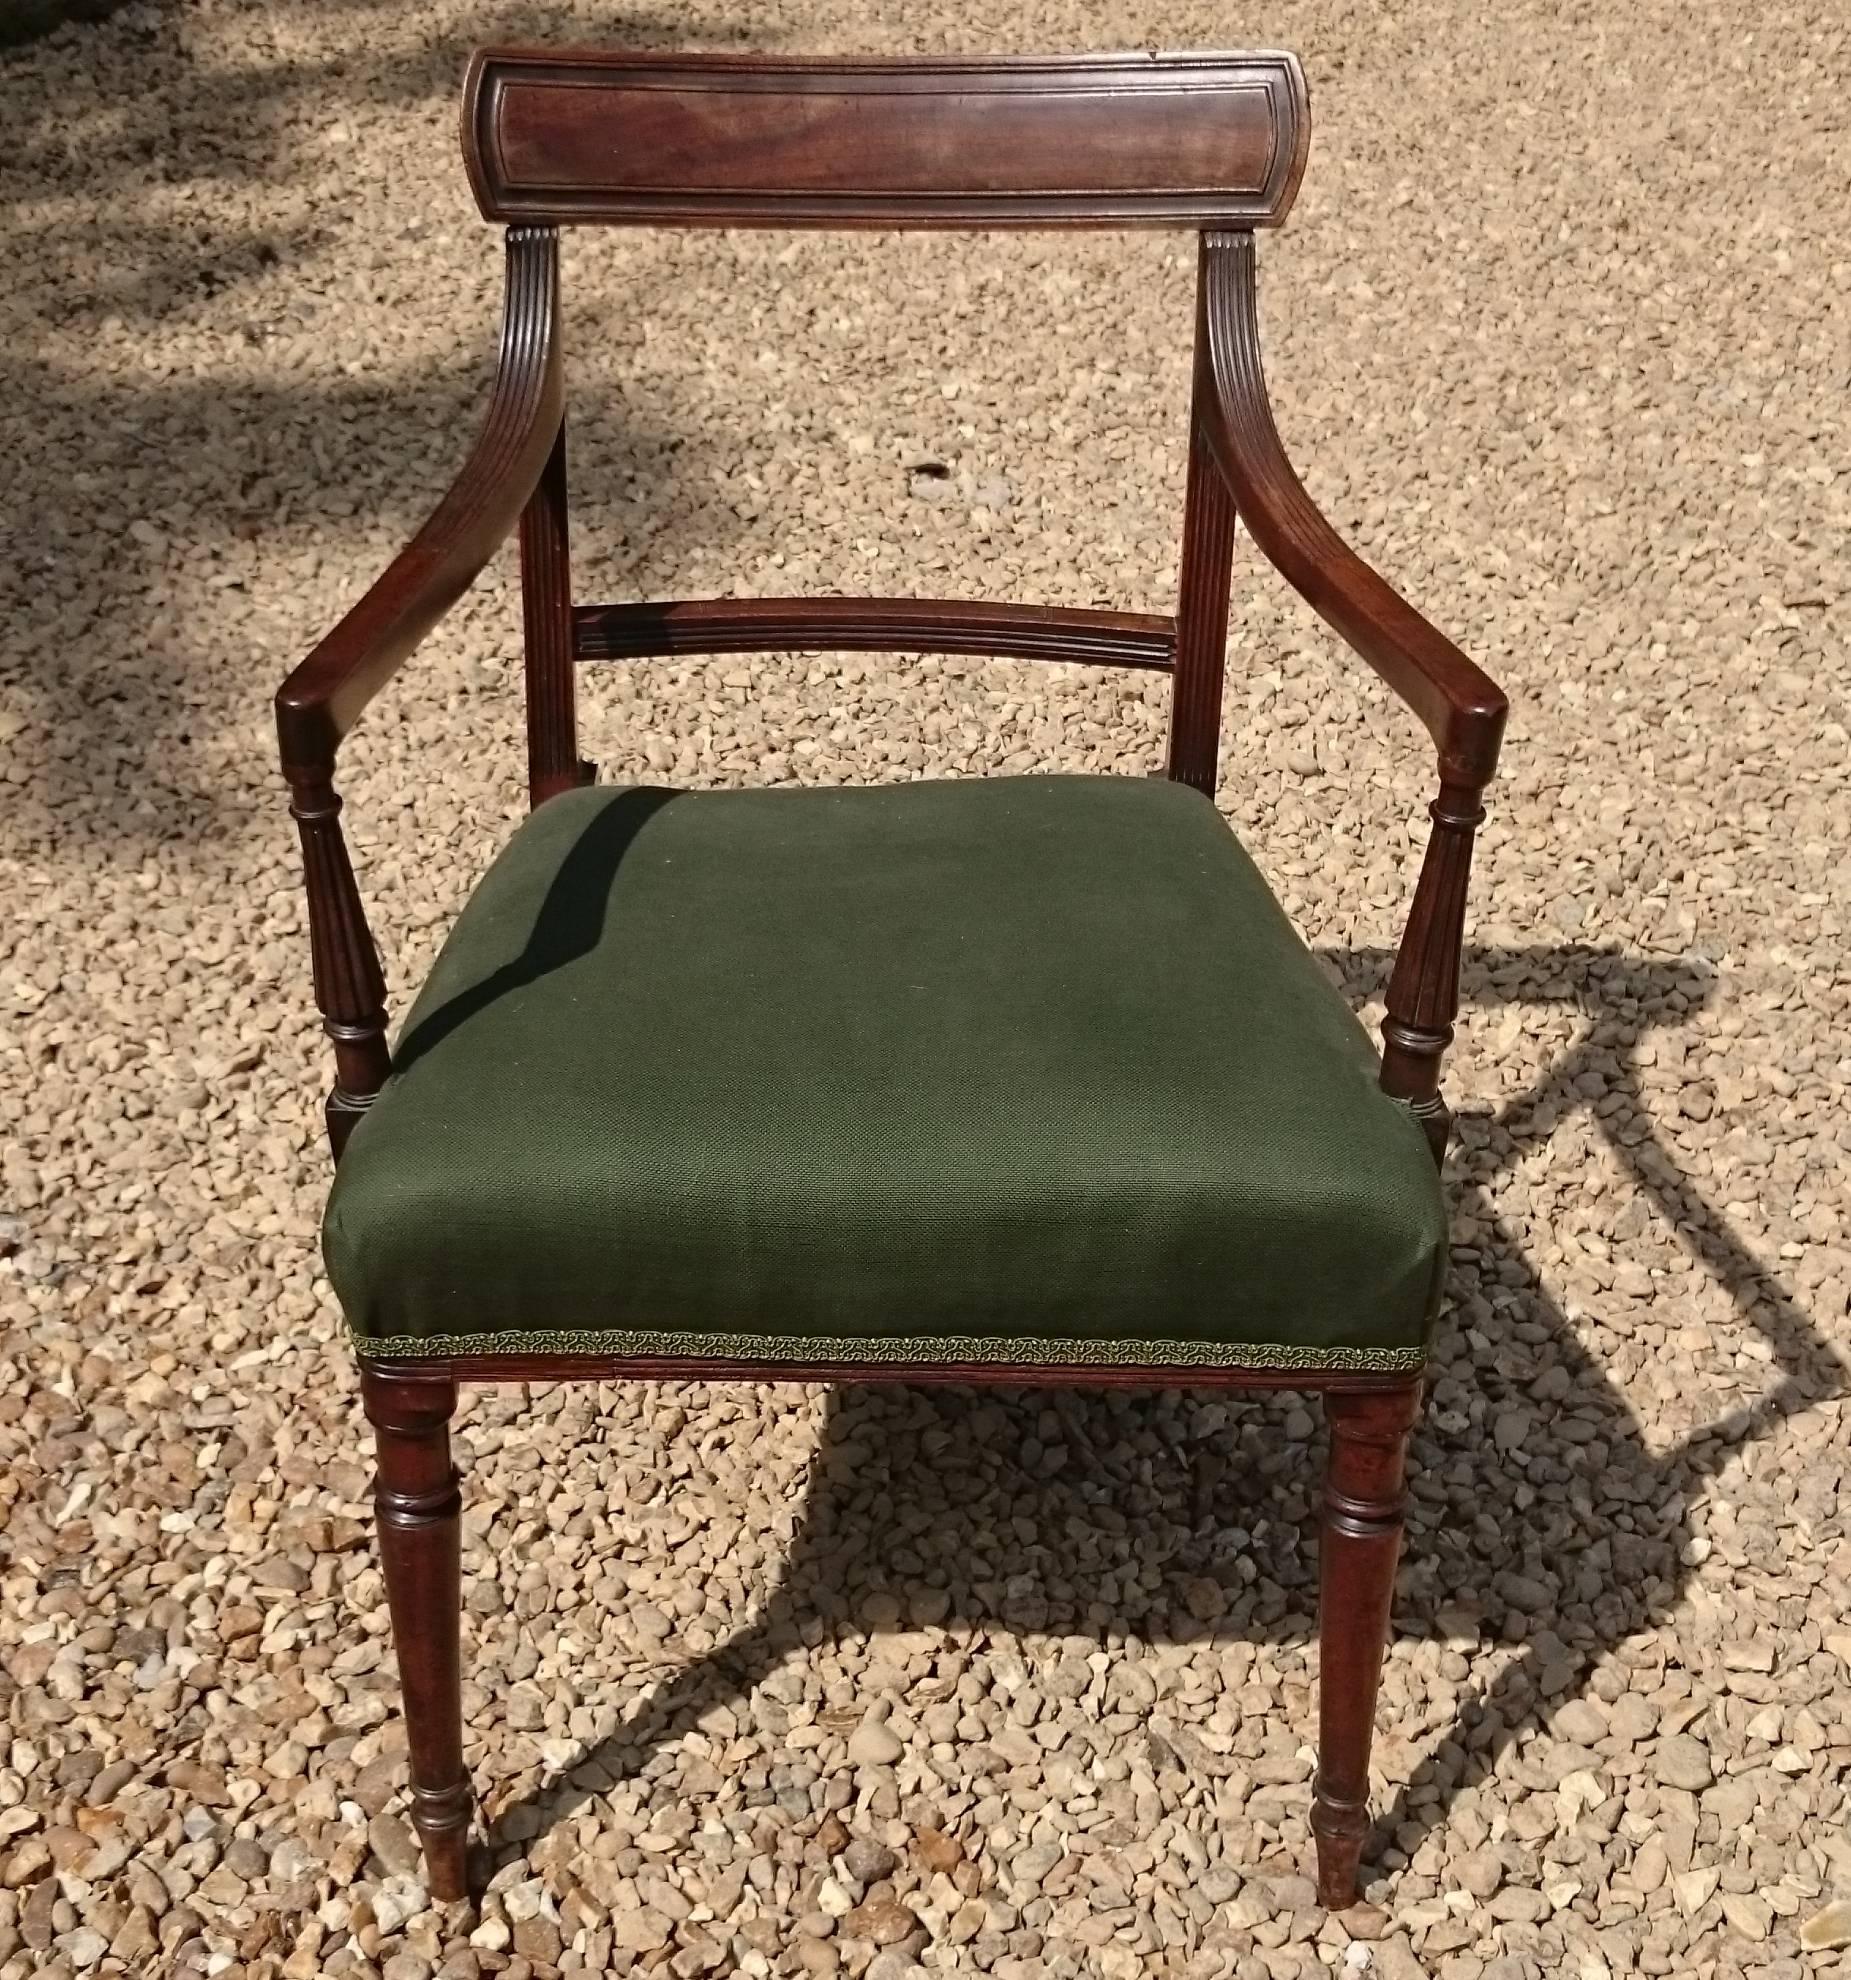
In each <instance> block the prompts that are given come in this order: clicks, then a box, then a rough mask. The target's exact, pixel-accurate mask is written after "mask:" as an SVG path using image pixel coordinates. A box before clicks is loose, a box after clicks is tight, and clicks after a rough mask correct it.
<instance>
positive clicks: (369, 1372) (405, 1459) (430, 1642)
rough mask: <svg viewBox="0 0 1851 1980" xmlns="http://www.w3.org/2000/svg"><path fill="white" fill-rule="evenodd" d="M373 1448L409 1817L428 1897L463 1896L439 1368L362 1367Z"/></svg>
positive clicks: (452, 1568)
mask: <svg viewBox="0 0 1851 1980" xmlns="http://www.w3.org/2000/svg"><path fill="white" fill-rule="evenodd" d="M360 1379H361V1385H362V1390H363V1393H364V1395H365V1399H366V1413H367V1416H368V1418H369V1419H370V1420H371V1422H372V1425H373V1431H374V1438H375V1444H376V1448H377V1451H378V1463H379V1469H378V1475H377V1478H376V1479H375V1482H374V1487H373V1504H374V1507H375V1509H376V1511H377V1513H378V1518H379V1551H380V1555H381V1557H382V1559H383V1560H384V1563H385V1570H386V1600H387V1602H388V1604H389V1605H390V1607H391V1611H392V1640H393V1643H394V1644H395V1645H396V1647H397V1650H398V1669H399V1684H400V1688H401V1689H402V1691H403V1693H404V1698H405V1733H406V1743H407V1745H408V1746H409V1747H410V1749H411V1819H412V1822H413V1824H414V1825H415V1827H416V1828H417V1831H418V1837H419V1840H420V1841H421V1842H422V1843H423V1845H424V1868H425V1875H426V1878H427V1880H428V1882H429V1884H430V1891H431V1895H432V1897H434V1898H460V1897H462V1896H463V1895H464V1883H463V1861H464V1855H465V1851H466V1848H467V1845H468V1841H469V1779H468V1776H467V1775H466V1774H465V1773H464V1771H463V1700H462V1666H461V1640H460V1639H461V1626H462V1608H463V1586H462V1525H461V1517H460V1515H461V1512H462V1503H463V1502H462V1494H461V1492H460V1491H459V1489H458V1486H457V1477H456V1471H455V1468H454V1467H453V1466H452V1464H451V1462H450V1414H451V1411H452V1410H454V1409H455V1407H456V1384H455V1382H454V1381H452V1380H451V1379H450V1377H449V1376H448V1375H443V1376H440V1377H437V1378H434V1379H433V1378H432V1377H429V1376H422V1375H400V1374H384V1373H381V1372H380V1371H378V1370H375V1369H364V1370H362V1372H361V1378H360Z"/></svg>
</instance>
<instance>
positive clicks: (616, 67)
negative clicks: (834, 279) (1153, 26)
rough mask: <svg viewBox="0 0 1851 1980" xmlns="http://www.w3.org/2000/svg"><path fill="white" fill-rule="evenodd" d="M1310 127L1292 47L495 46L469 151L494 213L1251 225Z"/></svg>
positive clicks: (478, 96)
mask: <svg viewBox="0 0 1851 1980" xmlns="http://www.w3.org/2000/svg"><path fill="white" fill-rule="evenodd" d="M1308 134H1309V105H1308V102H1307V99H1306V94H1305V80H1304V75H1303V73H1302V71H1301V70H1300V69H1299V66H1298V62H1297V59H1296V57H1294V56H1290V55H1284V54H1275V53H1271V52H1263V53H1254V54H1194V53H1192V54H1175V55H1169V54H1157V53H1154V52H1152V53H1143V54H1127V55H1087V56H1070V57H1065V58H1062V59H1058V60H1055V59H1043V58H1040V57H1034V56H1015V57H1008V58H990V59H981V60H972V59H959V58H952V59H941V60H905V59H902V60H861V61H841V62H830V61H820V60H813V59H807V58H799V59H795V60H786V59H784V58H783V57H780V56H770V55H627V54H624V55H617V54H609V53H600V52H597V51H593V50H548V49H520V48H495V49H485V50H484V51H482V52H481V53H480V54H478V55H477V56H476V57H475V59H474V61H473V62H472V63H471V64H470V69H469V76H468V81H467V83H466V85H465V97H464V108H463V149H464V155H465V157H466V159H467V161H468V165H469V176H470V182H471V184H472V185H473V186H474V187H475V192H476V198H477V200H478V202H479V203H480V205H481V208H482V211H483V213H484V214H485V215H486V216H487V217H488V218H489V219H491V220H546V221H567V220H579V221H603V222H607V223H609V222H628V223H631V224H638V223H648V224H655V225H661V224H665V223H669V224H674V225H677V226H716V227H753V226H760V227H803V226H811V227H815V226H827V227H1060V226H1074V227H1127V226H1169V227H1175V226H1190V227H1211V226H1212V227H1257V226H1274V225H1277V223H1278V222H1279V221H1281V220H1283V219H1284V218H1285V215H1286V213H1287V211H1288V210H1289V208H1290V206H1291V204H1292V197H1293V194H1294V193H1295V192H1296V191H1297V189H1298V180H1299V175H1300V173H1301V172H1302V171H1303V169H1304V158H1305V146H1306V142H1307V138H1308Z"/></svg>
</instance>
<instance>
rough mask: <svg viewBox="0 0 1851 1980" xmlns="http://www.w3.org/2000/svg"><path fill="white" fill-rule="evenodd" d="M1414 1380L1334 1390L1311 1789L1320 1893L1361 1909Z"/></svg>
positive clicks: (1415, 1406) (1414, 1410) (1416, 1394)
mask: <svg viewBox="0 0 1851 1980" xmlns="http://www.w3.org/2000/svg"><path fill="white" fill-rule="evenodd" d="M1420 1393H1421V1391H1420V1384H1419V1382H1409V1383H1403V1384H1402V1386H1401V1387H1400V1388H1399V1389H1398V1390H1396V1391H1394V1392H1392V1393H1390V1394H1387V1395H1376V1396H1356V1395H1344V1394H1341V1393H1331V1394H1328V1395H1326V1397H1325V1398H1324V1415H1325V1419H1326V1421H1327V1422H1328V1423H1329V1425H1330V1454H1329V1456H1328V1458H1327V1460H1326V1463H1325V1476H1324V1515H1323V1525H1322V1533H1321V1537H1320V1539H1319V1542H1318V1771H1317V1778H1316V1781H1315V1782H1314V1783H1313V1786H1312V1791H1311V1833H1312V1835H1313V1836H1314V1837H1315V1838H1316V1839H1317V1852H1318V1897H1319V1900H1320V1901H1321V1902H1322V1903H1324V1904H1325V1905H1327V1906H1329V1908H1330V1909H1331V1910H1332V1911H1342V1910H1344V1909H1346V1908H1347V1907H1348V1906H1350V1905H1352V1904H1354V1903H1355V1902H1356V1895H1357V1893H1356V1872H1357V1865H1358V1862H1359V1861H1360V1859H1361V1856H1362V1850H1363V1844H1364V1842H1365V1841H1366V1840H1367V1838H1368V1834H1369V1749H1370V1746H1371V1744H1372V1742H1373V1738H1374V1733H1375V1700H1376V1692H1377V1690H1378V1688H1379V1687H1380V1684H1381V1679H1382V1656H1383V1652H1384V1651H1385V1650H1386V1648H1387V1644H1388V1613H1389V1606H1390V1604H1391V1602H1392V1601H1393V1598H1394V1592H1395V1564H1396V1562H1397V1561H1398V1560H1399V1559H1400V1558H1401V1528H1402V1522H1403V1520H1404V1518H1405V1516H1406V1511H1407V1489H1406V1481H1405V1468H1406V1459H1407V1444H1408V1438H1409V1436H1410V1435H1411V1434H1412V1432H1413V1428H1414V1419H1415V1417H1416V1416H1417V1415H1418V1414H1419V1411H1420Z"/></svg>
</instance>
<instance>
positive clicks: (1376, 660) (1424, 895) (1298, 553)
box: [1196, 233, 1509, 1161]
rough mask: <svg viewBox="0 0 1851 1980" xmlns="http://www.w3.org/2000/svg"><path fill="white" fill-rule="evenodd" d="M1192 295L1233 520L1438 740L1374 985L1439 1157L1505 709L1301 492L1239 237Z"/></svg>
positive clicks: (1396, 1085)
mask: <svg viewBox="0 0 1851 1980" xmlns="http://www.w3.org/2000/svg"><path fill="white" fill-rule="evenodd" d="M1199 297H1200V302H1199V308H1200V312H1201V318H1200V323H1199V325H1198V333H1197V339H1196V349H1197V352H1198V362H1199V364H1200V367H1201V369H1200V371H1199V372H1198V378H1197V388H1196V417H1197V420H1198V422H1199V424H1200V428H1201V432H1202V437H1203V439H1204V440H1205V441H1206V443H1207V446H1208V451H1209V455H1210V457H1211V459H1212V460H1213V461H1214V462H1215V465H1216V467H1217V469H1218V470H1219V472H1220V474H1221V476H1222V479H1223V480H1224V481H1225V483H1226V484H1227V489H1228V493H1229V495H1230V496H1231V497H1232V499H1233V503H1234V510H1235V513H1236V515H1237V516H1238V517H1239V519H1240V520H1241V521H1242V522H1243V523H1245V524H1246V526H1247V530H1248V532H1249V534H1250V535H1251V536H1252V537H1253V540H1254V541H1255V542H1256V543H1257V544H1258V545H1259V546H1260V549H1261V550H1262V551H1263V552H1264V554H1265V555H1266V557H1267V558H1268V559H1269V560H1270V562H1272V563H1273V564H1274V565H1275V566H1276V567H1277V568H1278V569H1279V570H1280V571H1281V572H1282V573H1283V574H1284V576H1285V578H1286V580H1287V581H1288V582H1289V583H1290V584H1291V585H1292V586H1293V587H1294V588H1295V589H1296V590H1297V591H1298V592H1300V593H1301V594H1302V595H1303V597H1304V598H1305V599H1306V600H1307V601H1308V602H1309V603H1310V604H1311V606H1312V607H1313V608H1314V609H1315V610H1316V611H1317V612H1318V613H1319V614H1320V615H1321V616H1322V617H1323V618H1324V619H1325V620H1326V621H1327V622H1328V623H1329V624H1330V625H1331V626H1332V627H1334V628H1335V629H1336V631H1337V632H1339V633H1341V634H1342V636H1343V637H1344V639H1345V640H1347V641H1348V642H1349V644H1350V645H1351V646H1352V647H1354V648H1355V650H1356V651H1357V652H1358V653H1359V654H1361V656H1362V657H1363V659H1365V660H1366V661H1367V662H1368V663H1369V665H1370V666H1371V667H1373V668H1374V669H1375V671H1376V672H1377V673H1378V674H1380V675H1381V677H1382V678H1383V680H1385V681H1386V682H1387V683H1388V685H1389V686H1390V687H1391V688H1393V689H1394V691H1395V692H1396V693H1397V694H1398V695H1399V696H1400V697H1401V699H1402V700H1403V701H1405V702H1406V703H1407V704H1408V706H1409V707H1410V708H1411V709H1412V710H1413V711H1414V713H1415V714H1416V715H1417V716H1419V718H1420V720H1421V721H1422V722H1423V723H1424V724H1425V726H1426V728H1427V731H1428V733H1429V734H1430V735H1431V736H1432V738H1433V740H1434V743H1435V745H1436V747H1437V748H1438V750H1439V759H1440V765H1439V767H1440V791H1439V796H1438V797H1437V798H1436V799H1435V800H1434V802H1433V803H1432V804H1431V805H1430V806H1429V807H1428V816H1429V817H1430V818H1431V819H1432V821H1433V829H1432V832H1431V834H1430V835H1429V837H1428V840H1427V851H1426V856H1425V858H1424V859H1423V860H1422V861H1421V868H1420V878H1419V880H1418V881H1417V882H1416V884H1415V888H1414V900H1413V904H1412V906H1411V907H1410V909H1409V911H1408V919H1407V926H1406V929H1405V930H1404V932H1403V934H1402V938H1401V943H1400V946H1399V948H1398V949H1397V950H1396V952H1395V967H1394V973H1393V974H1392V976H1391V977H1390V978H1389V983H1388V993H1387V999H1386V1001H1387V1007H1388V1012H1387V1016H1386V1017H1385V1018H1384V1020H1383V1023H1382V1074H1381V1079H1382V1086H1383V1088H1384V1090H1385V1091H1387V1092H1389V1093H1391V1094H1393V1095H1394V1096H1395V1098H1396V1099H1398V1100H1401V1101H1403V1102H1405V1103H1406V1105H1407V1106H1408V1107H1409V1109H1410V1110H1411V1111H1412V1113H1413V1115H1414V1117H1415V1119H1416V1120H1418V1121H1419V1122H1420V1124H1421V1126H1422V1127H1423V1128H1424V1129H1425V1131H1426V1135H1427V1140H1428V1145H1429V1146H1430V1147H1431V1149H1432V1151H1433V1156H1434V1159H1435V1161H1439V1160H1440V1159H1442V1158H1443V1156H1444V1155H1445V1152H1446V1144H1447V1140H1448V1138H1449V1137H1450V1134H1451V1129H1452V1116H1451V1115H1450V1113H1449V1112H1448V1111H1447V1108H1446V1104H1445V1102H1444V1101H1443V1100H1442V1099H1441V1098H1440V1090H1439V1089H1440V1064H1441V1061H1442V1059H1443V1058H1444V1056H1445V1053H1446V1048H1447V1046H1448V1045H1450V1044H1451V1043H1452V1036H1453V1020H1454V1018H1455V1017H1456V1016H1457V1015H1458V1011H1459V957H1460V951H1461V948H1462V946H1463V943H1464V938H1465V903H1466V888H1467V882H1468V880H1469V878H1470V873H1471V864H1472V839H1473V835H1474V833H1475V832H1476V830H1477V828H1478V826H1479V824H1480V823H1481V822H1482V821H1483V819H1484V815H1485V814H1484V808H1483V806H1482V805H1481V804H1480V802H1479V798H1480V795H1481V793H1482V792H1483V790H1484V787H1485V786H1486V784H1488V783H1489V782H1490V781H1491V778H1492V775H1493V773H1494V772H1495V770H1496V769H1497V760H1498V746H1499V744H1500V742H1501V741H1502V740H1503V735H1504V718H1505V715H1506V714H1507V713H1508V710H1509V704H1508V703H1507V702H1506V700H1505V698H1504V694H1503V691H1502V690H1501V689H1500V688H1499V687H1498V686H1497V684H1496V683H1495V682H1494V681H1492V680H1491V679H1490V677H1489V676H1488V675H1486V674H1485V673H1483V672H1482V671H1481V670H1480V669H1479V668H1478V667H1476V666H1474V665H1473V664H1472V662H1471V661H1470V660H1468V659H1467V658H1466V657H1465V655H1464V654H1463V653H1461V652H1460V651H1459V649H1458V648H1457V647H1456V646H1455V645H1454V644H1453V643H1452V641H1451V640H1449V639H1448V638H1447V637H1446V636H1445V635H1444V634H1443V633H1441V632H1439V631H1437V630H1436V629H1435V628H1434V627H1433V626H1432V625H1430V624H1429V623H1428V622H1427V620H1426V619H1424V618H1423V617H1422V616H1421V615H1420V613H1418V612H1417V611H1415V609H1414V608H1413V606H1411V605H1410V604H1408V602H1407V601H1406V599H1404V598H1402V597H1401V595H1400V594H1399V593H1398V592H1397V591H1396V590H1395V589H1394V588H1393V586H1391V585H1390V584H1389V583H1388V582H1387V581H1386V580H1385V579H1384V578H1382V577H1380V576H1379V575H1378V574H1377V573H1376V572H1375V571H1373V570H1371V569H1370V567H1369V566H1368V565H1367V564H1365V563H1364V562H1363V560H1362V559H1361V558H1360V557H1359V556H1357V554H1356V553H1355V552H1354V551H1353V550H1352V549H1350V547H1349V546H1348V545H1347V544H1346V543H1345V542H1344V541H1343V539H1342V538H1341V537H1340V536H1339V535H1338V534H1337V532H1336V531H1335V530H1334V529H1333V528H1332V527H1331V525H1330V524H1329V523H1328V522H1327V521H1326V520H1325V518H1324V516H1323V514H1322V513H1321V512H1320V511H1319V509H1318V507H1317V504H1316V503H1314V502H1313V501H1312V499H1311V497H1310V496H1309V495H1308V494H1307V493H1306V492H1305V487H1304V484H1303V483H1302V482H1301V481H1300V480H1299V478H1298V475H1297V474H1296V472H1295V471H1294V470H1293V467H1292V463H1291V462H1290V460H1288V459H1287V457H1286V452H1285V448H1284V446H1283V445H1282V444H1281V442H1280V439H1279V430H1278V428H1277V426H1276V425H1275V424H1274V423H1273V413H1272V406H1271V404H1270V403H1269V401H1268V399H1267V396H1266V379H1265V374H1264V372H1263V370H1262V368H1261V363H1260V327H1259V310H1258V306H1257V302H1256V291H1255V282H1254V248H1253V236H1252V235H1251V234H1244V233H1242V234H1223V233H1206V234H1204V235H1203V237H1202V268H1201V284H1200V289H1199Z"/></svg>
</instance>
